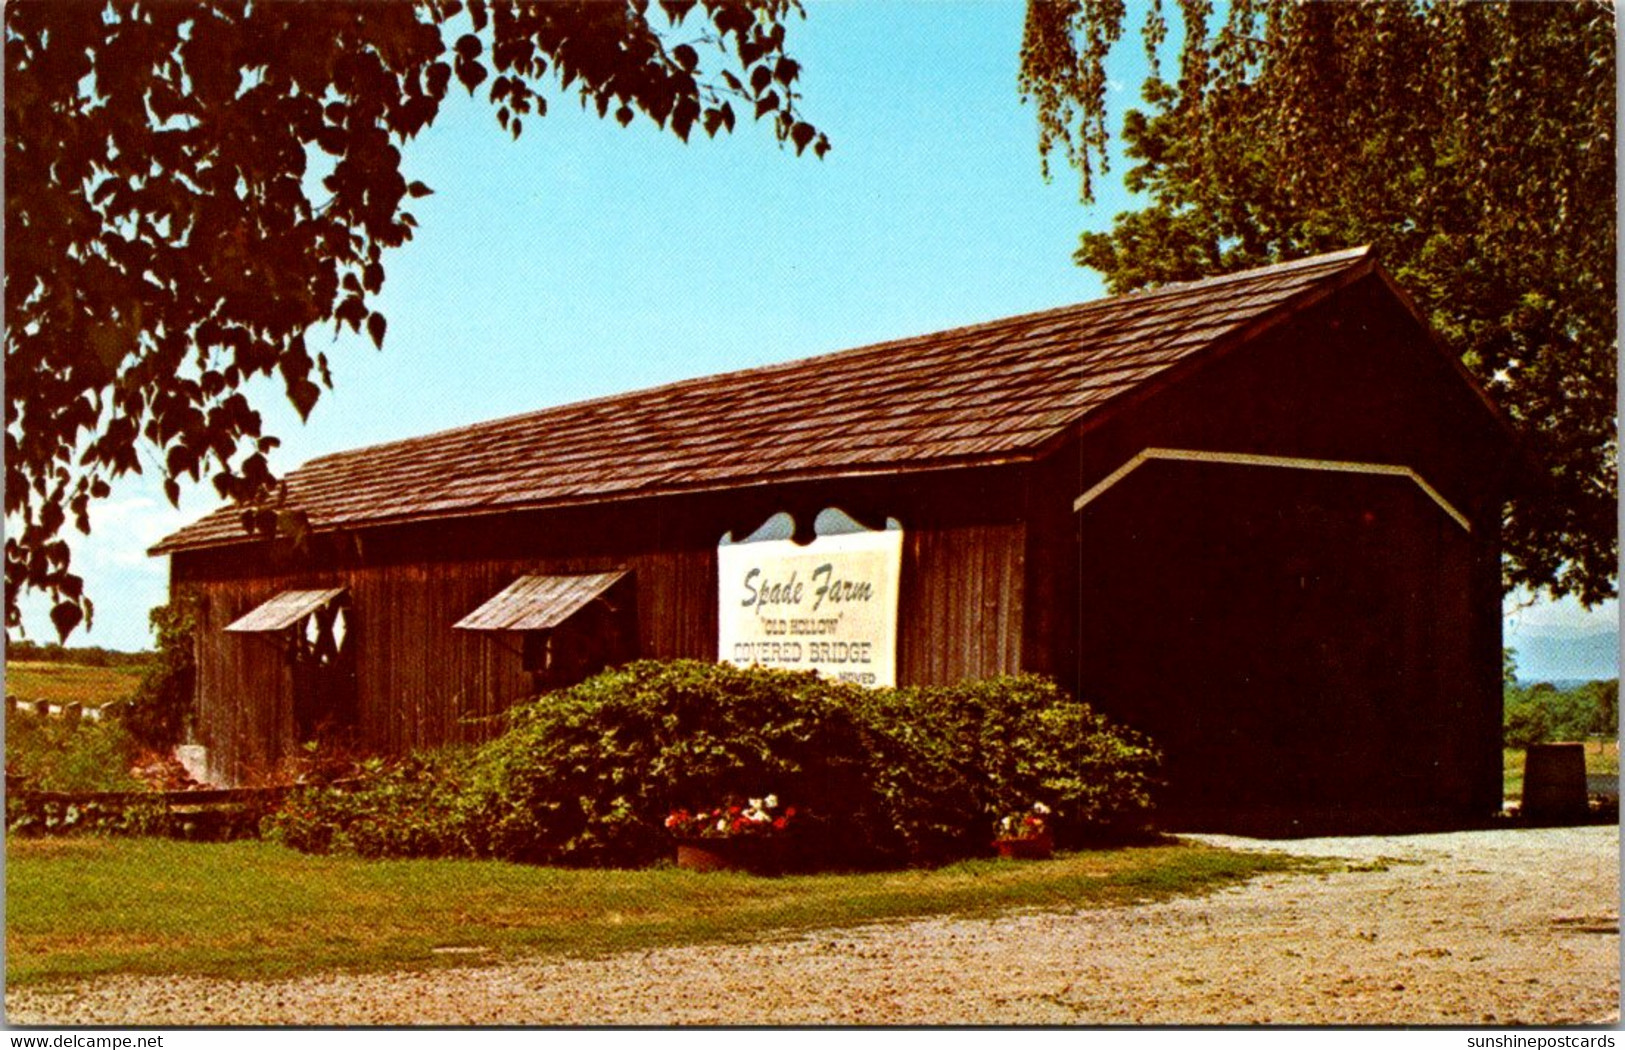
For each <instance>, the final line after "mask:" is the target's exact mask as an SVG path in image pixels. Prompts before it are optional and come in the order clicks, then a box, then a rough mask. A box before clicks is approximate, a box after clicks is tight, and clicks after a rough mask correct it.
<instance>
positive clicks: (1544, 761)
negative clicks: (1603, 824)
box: [1523, 744, 1588, 823]
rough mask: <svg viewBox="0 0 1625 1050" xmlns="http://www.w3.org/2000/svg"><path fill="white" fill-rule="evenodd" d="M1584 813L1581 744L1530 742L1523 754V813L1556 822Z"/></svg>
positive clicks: (1584, 769) (1581, 815)
mask: <svg viewBox="0 0 1625 1050" xmlns="http://www.w3.org/2000/svg"><path fill="white" fill-rule="evenodd" d="M1587 813H1588V808H1587V806H1586V756H1585V745H1584V744H1533V745H1531V746H1530V747H1529V748H1528V750H1526V751H1525V752H1524V756H1523V815H1524V817H1525V818H1526V819H1528V820H1532V821H1538V822H1542V823H1557V822H1562V821H1568V820H1582V819H1584V818H1585V816H1586V815H1587Z"/></svg>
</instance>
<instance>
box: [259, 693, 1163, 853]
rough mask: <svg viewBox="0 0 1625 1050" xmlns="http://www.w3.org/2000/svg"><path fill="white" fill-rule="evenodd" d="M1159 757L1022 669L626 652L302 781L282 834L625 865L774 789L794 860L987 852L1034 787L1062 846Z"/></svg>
mask: <svg viewBox="0 0 1625 1050" xmlns="http://www.w3.org/2000/svg"><path fill="white" fill-rule="evenodd" d="M1156 765H1157V757H1156V754H1155V752H1154V751H1153V750H1152V749H1151V747H1150V745H1149V744H1148V743H1147V742H1146V741H1145V740H1144V739H1143V738H1142V737H1140V736H1139V735H1138V734H1135V733H1133V732H1131V731H1127V730H1124V729H1121V728H1119V727H1115V726H1112V725H1111V724H1110V723H1108V722H1107V721H1106V720H1105V719H1104V718H1103V717H1102V716H1100V715H1099V714H1098V713H1096V712H1094V711H1093V710H1091V709H1090V708H1089V707H1088V706H1087V705H1085V704H1082V703H1079V702H1077V701H1075V700H1073V699H1071V698H1070V697H1068V696H1067V695H1066V694H1065V693H1064V692H1063V691H1062V690H1061V689H1060V688H1059V687H1057V686H1056V685H1055V684H1054V683H1052V682H1049V681H1047V680H1045V679H1041V678H1037V677H1033V676H1020V677H1013V678H1001V679H993V680H990V681H986V682H977V683H968V684H965V685H962V686H956V687H952V688H912V689H903V690H875V691H867V690H863V689H859V688H857V687H855V686H851V685H845V684H841V683H836V682H830V681H826V680H824V679H822V678H819V677H818V676H816V675H812V674H807V673H791V672H785V671H774V670H766V669H762V668H738V667H734V666H732V665H728V664H708V663H700V662H696V661H673V662H668V663H659V662H653V661H643V662H638V663H633V664H629V665H627V666H625V667H621V668H618V669H615V670H611V671H606V672H604V673H603V674H600V675H598V676H596V677H594V678H591V679H588V680H587V681H585V682H582V683H581V684H580V685H577V686H575V687H573V688H571V689H567V690H563V691H561V692H557V693H553V694H549V695H547V696H544V697H542V698H540V699H538V700H536V701H534V702H532V703H529V704H527V705H524V706H522V707H520V708H517V709H515V710H514V712H513V713H512V716H511V724H510V728H509V730H508V731H507V732H506V733H504V734H503V735H502V736H501V737H499V738H497V739H496V740H493V741H491V742H490V743H489V744H486V745H484V746H483V747H481V748H479V749H478V750H477V751H476V752H474V753H473V754H471V755H467V756H464V757H462V758H459V759H457V760H456V761H452V760H449V759H446V758H436V759H428V760H424V759H419V760H414V762H411V763H406V764H397V765H395V766H391V767H388V768H387V769H386V768H383V767H378V768H375V769H374V771H373V772H372V774H371V775H370V776H369V777H368V779H367V782H366V783H365V784H363V785H362V786H360V787H358V788H356V789H354V790H347V791H340V790H337V789H332V788H327V789H313V790H309V791H305V792H301V793H299V794H298V795H296V796H294V797H293V798H292V799H290V800H289V803H288V805H287V806H285V807H284V809H283V811H282V812H281V813H280V814H278V815H277V816H276V817H275V818H274V819H273V820H272V821H271V822H270V823H269V825H268V830H269V831H270V832H271V833H272V834H274V835H275V836H276V837H278V838H279V839H280V840H281V841H284V842H286V843H287V844H289V845H291V846H294V847H296V848H300V849H308V850H314V851H328V850H347V851H354V852H356V853H360V854H362V855H364V856H435V855H452V854H457V853H468V854H472V855H476V856H490V857H501V858H505V859H509V860H520V861H529V862H537V863H552V864H568V865H640V864H647V863H651V862H653V861H656V860H658V859H660V858H663V857H665V856H667V855H669V852H670V849H671V839H670V835H669V833H668V832H667V831H666V829H665V826H664V824H665V818H666V817H667V816H668V815H669V814H670V813H671V812H672V811H673V810H675V809H679V808H687V809H690V810H694V809H698V808H702V807H710V806H715V805H717V804H719V803H725V802H728V801H730V800H739V801H742V800H744V799H745V798H747V797H761V796H765V795H769V794H773V795H777V796H778V798H779V799H780V801H781V802H782V803H784V804H786V805H793V806H795V807H797V809H798V817H797V820H796V831H795V834H794V835H791V836H789V837H788V838H789V840H790V842H791V843H792V845H793V851H794V852H793V853H792V855H791V856H790V857H788V858H787V860H788V863H790V864H791V865H792V866H794V865H797V864H800V865H803V866H807V865H815V864H816V865H818V866H844V867H864V866H875V865H901V864H922V863H937V862H942V861H947V860H951V859H955V858H959V857H964V856H969V855H973V854H975V853H978V852H981V851H983V850H985V849H986V848H987V846H988V841H989V838H990V832H991V826H992V823H993V821H994V820H995V819H996V818H997V817H998V816H999V815H1001V814H1003V813H1009V812H1015V811H1025V810H1026V809H1027V808H1028V807H1030V806H1031V805H1032V804H1033V803H1034V802H1039V801H1042V802H1044V803H1046V804H1047V805H1049V806H1050V807H1051V809H1052V810H1053V818H1052V824H1053V826H1054V828H1055V830H1056V832H1057V835H1058V837H1059V838H1060V840H1061V841H1062V843H1063V844H1066V843H1068V842H1075V841H1078V840H1080V839H1081V838H1082V837H1084V836H1085V835H1088V834H1090V833H1091V832H1094V831H1098V830H1101V829H1123V828H1126V827H1131V826H1138V825H1141V824H1143V823H1144V821H1145V819H1146V817H1147V816H1148V814H1149V812H1150V804H1151V790H1152V787H1153V783H1154V774H1155V770H1156Z"/></svg>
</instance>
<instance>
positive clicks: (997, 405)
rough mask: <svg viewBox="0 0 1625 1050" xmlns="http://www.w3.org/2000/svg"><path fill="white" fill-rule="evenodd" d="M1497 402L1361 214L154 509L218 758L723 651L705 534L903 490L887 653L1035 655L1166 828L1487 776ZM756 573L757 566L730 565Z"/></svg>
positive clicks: (1326, 810) (1474, 810) (941, 670)
mask: <svg viewBox="0 0 1625 1050" xmlns="http://www.w3.org/2000/svg"><path fill="white" fill-rule="evenodd" d="M1510 451H1511V440H1510V438H1509V436H1508V431H1507V429H1506V427H1505V426H1504V424H1503V422H1502V420H1501V419H1500V417H1499V416H1498V415H1497V414H1496V413H1495V411H1494V410H1493V409H1492V408H1491V406H1490V404H1489V403H1488V401H1487V400H1486V399H1485V397H1484V395H1483V393H1482V392H1481V391H1480V390H1479V389H1478V388H1477V387H1476V386H1475V385H1474V383H1473V382H1472V380H1471V379H1470V378H1469V377H1468V375H1467V374H1466V373H1465V371H1464V370H1463V369H1462V368H1461V366H1460V365H1459V363H1458V362H1456V361H1454V360H1453V359H1451V358H1450V357H1449V355H1448V354H1446V353H1445V352H1444V351H1443V350H1442V348H1441V347H1440V346H1439V344H1438V343H1437V342H1436V341H1435V340H1434V339H1433V338H1432V337H1431V336H1430V334H1429V333H1428V331H1427V328H1426V325H1425V324H1424V323H1423V321H1422V320H1421V319H1420V318H1419V316H1418V314H1417V312H1416V309H1415V307H1414V306H1413V305H1412V304H1411V302H1410V301H1409V299H1408V298H1407V297H1406V296H1405V295H1404V293H1403V292H1402V291H1400V290H1399V289H1398V288H1397V287H1396V286H1395V285H1394V283H1393V282H1392V280H1391V279H1390V278H1389V277H1388V276H1387V275H1386V274H1384V272H1383V271H1382V270H1381V268H1380V267H1379V266H1378V265H1377V264H1376V263H1375V261H1374V260H1373V259H1372V258H1371V257H1370V255H1369V253H1368V252H1367V251H1366V250H1364V249H1357V250H1353V251H1347V252H1341V253H1337V254H1333V255H1325V256H1319V257H1315V258H1311V259H1305V260H1302V261H1299V262H1295V263H1288V264H1283V265H1279V266H1273V267H1268V268H1265V269H1261V270H1255V271H1250V272H1246V273H1240V274H1235V275H1231V276H1227V277H1220V278H1215V279H1211V280H1205V281H1199V282H1193V283H1189V284H1183V285H1175V286H1169V287H1165V288H1162V289H1157V290H1153V291H1148V292H1143V293H1137V294H1133V295H1127V296H1121V297H1116V298H1111V299H1105V300H1100V301H1096V302H1089V303H1084V304H1081V305H1077V306H1070V307H1066V308H1062V309H1057V310H1051V311H1046V312H1043V313H1037V314H1030V315H1026V316H1021V317H1014V318H1010V319H1007V320H1000V321H995V322H991V323H987V324H980V325H975V326H972V327H967V328H961V329H956V330H953V331H947V332H941V333H938V334H934V335H926V336H921V337H917V338H910V339H903V340H898V341H895V342H888V343H882V344H878V345H874V346H868V347H862V348H859V349H855V350H849V351H845V352H842V353H836V354H830V355H827V356H822V357H816V358H810V359H806V360H801V361H794V362H790V363H787V364H779V365H771V366H767V367H762V368H755V369H750V370H747V371H742V372H735V373H730V374H726V375H718V376H712V377H706V378H701V379H695V380H690V381H685V382H679V383H674V384H671V385H667V386H662V387H658V388H655V389H651V390H643V391H638V392H635V393H630V394H625V395H620V396H615V397H609V398H603V399H599V400H594V401H588V402H583V403H580V404H572V405H566V406H562V407H557V408H550V409H546V410H543V411H540V412H536V413H533V414H528V415H524V416H518V417H514V418H510V419H503V420H497V421H494V422H489V423H482V424H478V425H475V426H469V427H464V428H461V429H458V430H453V431H447V432H444V433H439V434H433V435H430V436H426V437H420V438H414V439H411V440H406V441H399V442H394V443H390V444H386V445H379V446H375V447H371V448H364V449H358V450H355V451H349V452H342V453H338V454H334V455H328V456H323V457H321V458H318V459H315V460H313V461H311V462H310V463H308V464H307V465H305V466H303V467H301V468H299V469H297V470H295V471H293V472H291V473H290V474H289V475H288V477H287V479H286V492H285V502H284V504H283V506H284V509H286V510H291V511H294V512H296V513H297V514H298V515H299V516H300V517H301V519H302V521H303V522H305V523H306V524H308V530H304V529H301V530H298V534H297V535H293V536H290V535H288V534H286V533H284V534H282V535H279V536H276V537H272V538H267V537H265V536H255V535H251V534H249V533H248V532H246V531H245V529H244V528H243V525H242V515H241V512H240V511H238V510H237V509H233V508H223V509H221V510H218V511H216V512H214V513H212V514H210V515H208V516H207V517H205V518H203V519H202V520H200V521H198V522H196V523H194V524H192V525H189V526H187V527H185V528H183V529H181V530H180V531H178V532H176V533H175V534H173V535H171V536H169V537H168V538H166V539H165V540H163V541H162V542H161V543H160V544H158V545H157V546H156V547H155V548H154V553H157V554H167V555H169V556H170V558H171V570H170V572H171V587H172V591H173V593H174V595H176V596H183V595H187V596H192V597H193V598H195V599H196V600H197V602H198V606H199V609H200V613H201V629H200V631H199V643H198V668H197V711H196V734H197V737H198V743H200V744H202V745H204V746H205V747H206V749H207V755H208V761H209V765H210V770H211V774H212V776H213V777H214V778H215V779H217V780H219V781H221V782H227V783H232V782H242V781H246V780H249V779H252V778H253V777H255V776H257V775H259V774H261V773H263V772H264V771H266V770H269V769H271V768H273V767H275V766H276V765H277V763H278V762H279V761H281V760H282V759H283V758H284V757H285V756H287V755H288V754H289V753H290V751H291V750H292V749H294V748H295V747H296V746H297V745H298V743H299V742H300V741H301V740H304V739H308V738H310V737H312V736H313V735H317V734H319V733H322V732H338V733H342V734H345V735H347V736H348V737H349V738H350V739H352V740H354V741H355V742H357V743H358V744H359V745H360V746H361V747H363V748H366V749H370V750H375V751H379V752H395V753H399V752H404V751H407V750H410V749H415V748H424V747H431V746H435V745H439V744H442V743H447V742H453V741H469V740H475V739H479V738H482V737H484V736H486V735H489V734H490V733H492V732H494V731H495V729H496V728H497V727H498V726H499V723H500V718H499V716H500V715H501V713H502V712H503V711H504V710H505V709H506V708H507V707H508V706H509V705H511V704H513V703H514V702H515V701H517V700H519V699H521V698H524V697H527V696H530V695H533V694H534V693H536V692H537V691H538V689H539V688H545V687H546V686H548V685H551V684H560V683H567V682H569V681H572V680H575V679H578V678H579V677H581V676H583V675H585V674H587V673H590V672H591V671H593V670H595V669H597V668H599V667H602V666H605V665H606V664H611V663H616V662H619V661H621V660H624V659H627V658H632V657H654V658H674V657H693V658H698V659H705V660H714V659H717V658H718V657H719V655H721V656H728V655H729V654H728V653H721V654H719V651H718V646H719V631H721V630H723V629H724V628H723V627H719V615H720V616H722V617H723V623H724V625H725V624H726V617H727V615H728V608H727V607H728V606H729V605H730V604H732V602H733V598H732V597H731V596H730V597H728V598H727V599H726V600H723V601H722V603H721V607H719V580H718V565H719V555H718V551H719V541H721V540H722V538H723V537H724V536H725V535H726V534H731V535H732V536H734V537H743V536H746V535H747V534H750V533H752V532H753V530H756V529H757V528H758V526H760V525H761V524H762V523H763V522H764V521H765V520H767V519H768V518H769V517H770V516H772V515H775V514H778V513H787V514H788V515H790V517H791V518H792V519H793V524H794V531H795V534H796V538H797V539H798V540H802V541H805V540H808V539H811V538H812V535H813V531H814V520H815V518H816V516H817V515H819V513H820V512H821V511H824V510H825V509H826V508H839V509H840V510H841V511H844V512H845V513H846V514H847V515H849V516H850V518H851V519H853V520H855V521H856V522H858V523H861V524H862V525H864V526H867V527H870V528H881V527H883V526H884V525H885V524H886V523H887V522H888V521H890V522H891V523H892V525H893V527H894V531H897V529H896V527H897V526H900V532H901V539H900V547H901V551H900V556H899V562H900V565H899V569H898V577H897V594H896V596H895V620H894V623H893V624H892V626H893V628H894V634H892V635H890V636H888V639H889V640H887V641H885V642H884V643H883V644H884V645H886V646H889V647H892V648H893V650H894V651H889V652H887V653H886V654H885V655H886V656H887V657H889V658H891V659H893V660H894V671H892V672H891V677H893V678H894V679H895V681H897V682H898V683H899V684H915V683H946V682H953V681H958V680H962V679H967V678H979V677H986V676H991V675H997V674H1001V673H1007V672H1016V671H1035V672H1040V673H1044V674H1048V675H1052V676H1054V677H1055V678H1057V679H1059V680H1060V681H1061V682H1062V683H1063V684H1064V685H1066V686H1067V687H1068V688H1070V689H1073V690H1076V691H1077V692H1078V693H1079V694H1080V695H1081V696H1083V697H1084V698H1085V699H1087V700H1089V701H1091V702H1092V703H1094V704H1095V705H1096V706H1098V707H1100V708H1102V709H1104V710H1105V711H1107V712H1108V713H1110V714H1111V715H1112V716H1114V717H1115V718H1117V719H1120V720H1122V721H1124V722H1127V723H1129V724H1131V725H1134V726H1137V727H1139V728H1141V729H1143V730H1145V731H1146V732H1148V733H1150V734H1151V735H1152V736H1153V737H1154V738H1155V739H1156V740H1157V742H1158V743H1159V744H1160V745H1161V746H1162V748H1163V750H1164V751H1165V753H1166V755H1167V760H1168V764H1167V775H1168V778H1169V780H1170V795H1169V803H1170V805H1171V807H1172V808H1173V809H1174V810H1175V811H1176V813H1177V817H1176V819H1177V820H1178V821H1180V822H1182V823H1184V824H1186V825H1189V826H1212V827H1239V826H1244V825H1245V824H1246V822H1247V820H1250V819H1252V818H1254V817H1258V816H1260V815H1263V816H1267V817H1270V818H1272V819H1278V820H1280V821H1281V822H1282V824H1283V826H1289V827H1305V828H1307V827H1309V826H1310V825H1311V824H1314V823H1315V822H1317V821H1324V820H1326V819H1329V818H1330V819H1334V820H1337V821H1339V822H1341V823H1344V824H1348V823H1362V822H1370V821H1372V820H1376V819H1379V818H1380V819H1381V820H1382V821H1383V822H1391V821H1392V819H1393V818H1394V817H1395V816H1396V815H1398V814H1404V815H1407V816H1408V817H1411V818H1415V819H1418V820H1422V819H1429V820H1433V819H1443V820H1452V819H1461V818H1463V817H1466V816H1468V815H1472V814H1482V813H1487V812H1489V811H1492V810H1494V809H1496V808H1498V806H1499V803H1500V765H1501V759H1500V720H1501V711H1500V703H1501V700H1500V668H1501V659H1500V644H1501V640H1500V571H1499V547H1498V543H1499V540H1498V532H1499V525H1500V512H1501V507H1502V503H1503V499H1504V492H1503V477H1504V474H1505V469H1504V466H1503V465H1504V464H1505V463H1506V462H1507V461H1508V459H1509V453H1510ZM753 593H754V592H753Z"/></svg>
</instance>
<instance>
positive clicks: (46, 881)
mask: <svg viewBox="0 0 1625 1050" xmlns="http://www.w3.org/2000/svg"><path fill="white" fill-rule="evenodd" d="M1305 866H1306V865H1305V863H1304V862H1303V861H1301V860H1294V859H1291V858H1287V857H1284V856H1279V855H1261V854H1248V853H1235V852H1230V851H1226V850H1219V849H1212V848H1208V847H1202V846H1193V845H1184V844H1170V845H1164V846H1147V847H1138V848H1130V849H1120V850H1101V851H1090V852H1079V853H1067V854H1062V855H1059V856H1057V857H1056V858H1055V859H1054V860H1050V861H1040V862H1011V861H1003V862H1001V861H992V860H987V861H971V862H966V863H962V864H955V865H952V866H950V867H945V868H939V869H935V870H928V871H903V872H887V873H879V874H858V875H806V876H794V877H786V878H756V877H752V876H748V875H743V874H734V873H728V872H713V873H706V874H700V873H696V872H690V871H684V870H679V869H676V868H673V867H661V868H653V869H647V870H641V871H602V870H590V871H589V870H567V869H559V868H542V867H527V866H523V865H515V864H505V863H498V862H494V861H459V860H417V861H367V860H359V859H354V858H340V857H318V856H309V855H306V854H302V853H296V852H293V851H290V850H288V849H285V848H283V847H279V846H273V845H269V844H266V843H258V842H235V843H222V844H203V843H186V842H174V841H168V840H162V839H133V838H132V839H114V838H88V837H87V838H77V839H73V838H70V839H15V838H14V839H12V840H10V841H8V842H7V844H6V979H7V980H8V981H9V982H12V983H13V984H18V985H20V984H29V983H39V982H50V981H57V980H64V979H71V978H78V977H88V976H92V975H96V974H106V973H138V974H206V975H212V976H221V977H242V978H272V977H284V976H292V975H297V974H307V973H317V972H331V971H336V970H362V969H371V970H377V969H409V968H412V969H415V968H428V967H433V966H437V965H444V964H448V963H467V962H469V961H471V960H480V961H483V960H487V959H497V958H501V957H503V956H509V955H514V954H520V953H526V954H542V955H598V954H604V953H609V952H616V951H623V950H628V949H636V948H651V947H660V946H668V945H680V944H696V943H717V942H734V941H747V940H755V939H762V938H771V937H778V936H785V935H789V934H794V933H796V932H799V931H805V930H810V929H815V928H824V927H835V926H849V925H856V924H860V923H870V922H878V921H885V920H890V919H903V918H908V917H912V916H922V915H939V914H942V915H946V914H952V915H989V914H996V913H1000V912H1005V911H1009V910H1013V909H1021V908H1090V907H1103V906H1108V905H1112V904H1120V903H1126V902H1129V901H1134V900H1141V899H1162V898H1167V897H1173V896H1182V895H1191V894H1200V893H1208V892H1211V891H1213V890H1216V889H1218V888H1220V887H1223V886H1227V885H1231V884H1234V883H1236V882H1239V881H1243V880H1245V879H1248V878H1251V877H1253V876H1256V875H1259V874H1262V873H1266V872H1273V871H1282V870H1289V869H1301V868H1303V867H1305ZM436 949H441V951H436ZM446 949H451V950H452V951H447V950H446ZM468 949H473V950H474V951H473V952H469V951H468Z"/></svg>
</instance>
